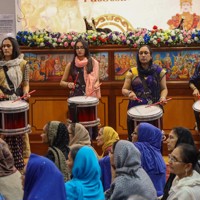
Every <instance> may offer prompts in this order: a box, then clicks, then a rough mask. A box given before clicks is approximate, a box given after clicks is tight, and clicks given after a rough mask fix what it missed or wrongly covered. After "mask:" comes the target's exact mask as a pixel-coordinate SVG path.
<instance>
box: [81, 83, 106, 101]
mask: <svg viewBox="0 0 200 200" xmlns="http://www.w3.org/2000/svg"><path fill="white" fill-rule="evenodd" d="M101 84H102V83H99V85H97V88H96V89H94V90H92V92H90V94H89V95H86V96H85V98H87V97H88V96H90V95H91V94H92V93H93V92H94V91H96V90H98V89H99V87H100V85H101Z"/></svg>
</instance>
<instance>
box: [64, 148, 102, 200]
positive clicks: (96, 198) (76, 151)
mask: <svg viewBox="0 0 200 200" xmlns="http://www.w3.org/2000/svg"><path fill="white" fill-rule="evenodd" d="M67 164H68V167H69V168H71V169H72V180H70V181H68V182H66V183H65V188H66V192H67V198H66V199H67V200H89V199H91V200H104V199H105V198H104V192H103V186H102V183H101V179H100V176H101V170H100V166H99V163H98V158H97V156H96V154H95V153H94V151H93V150H92V148H90V147H88V146H80V145H75V146H74V147H72V148H71V151H70V152H69V157H68V160H67Z"/></svg>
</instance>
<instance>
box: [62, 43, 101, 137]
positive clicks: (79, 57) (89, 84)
mask: <svg viewBox="0 0 200 200" xmlns="http://www.w3.org/2000/svg"><path fill="white" fill-rule="evenodd" d="M70 77H71V79H72V80H71V81H70V79H68V78H70ZM60 85H61V86H62V87H66V88H69V89H70V95H69V97H75V96H85V95H86V96H92V97H95V98H98V99H99V98H101V92H100V83H99V63H98V61H97V60H95V59H94V58H93V57H91V56H90V52H89V46H88V43H87V42H86V41H85V40H82V39H78V40H77V41H76V43H75V45H74V58H73V60H72V62H71V63H68V65H67V66H66V68H65V72H64V74H63V77H62V79H61V81H60ZM69 99H70V100H71V98H69ZM69 99H68V101H69ZM98 99H96V100H97V101H98ZM82 101H84V102H86V103H87V98H84V99H81V102H82ZM70 102H71V101H70ZM89 106H90V105H88V107H89ZM83 109H84V108H83ZM69 110H70V113H75V115H74V120H73V122H74V123H75V122H79V121H78V120H77V119H78V116H77V115H78V112H77V104H76V103H74V104H73V103H70V106H69ZM89 114H90V113H88V115H89ZM89 124H90V122H89ZM94 124H96V123H94ZM91 126H93V125H91ZM92 129H93V130H91V129H90V128H89V132H90V135H91V137H92V138H93V139H95V138H96V136H97V133H98V130H97V126H96V125H94V126H93V128H92Z"/></svg>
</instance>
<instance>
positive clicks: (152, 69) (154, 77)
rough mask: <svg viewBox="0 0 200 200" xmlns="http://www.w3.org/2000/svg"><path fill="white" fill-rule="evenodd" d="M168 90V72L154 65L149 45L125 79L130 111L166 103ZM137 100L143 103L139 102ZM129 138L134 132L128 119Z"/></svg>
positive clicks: (124, 92) (123, 91) (142, 48)
mask: <svg viewBox="0 0 200 200" xmlns="http://www.w3.org/2000/svg"><path fill="white" fill-rule="evenodd" d="M167 93H168V90H167V85H166V71H165V70H164V69H162V68H161V67H159V66H158V65H155V64H153V58H152V50H151V48H150V47H149V46H148V45H144V46H142V47H140V48H139V51H138V54H137V66H136V67H133V68H131V69H130V70H129V71H128V72H127V74H126V78H125V82H124V85H123V88H122V94H123V95H124V96H127V97H128V98H129V105H128V109H130V108H132V107H134V106H137V105H145V104H151V103H155V102H157V101H161V102H163V103H164V102H166V96H167ZM137 98H139V99H141V100H142V101H141V102H140V101H137ZM127 127H128V137H129V140H130V141H131V134H132V132H133V131H134V125H133V123H132V119H130V118H129V116H128V117H127Z"/></svg>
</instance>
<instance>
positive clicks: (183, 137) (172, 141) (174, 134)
mask: <svg viewBox="0 0 200 200" xmlns="http://www.w3.org/2000/svg"><path fill="white" fill-rule="evenodd" d="M166 142H167V148H168V151H169V152H172V151H173V150H174V149H175V148H176V147H177V146H178V145H179V144H182V143H184V144H190V145H193V146H195V144H194V140H193V137H192V134H191V132H190V131H189V130H188V129H187V128H184V127H174V128H173V129H172V130H171V131H170V133H169V135H168V138H167V140H166ZM195 170H197V171H199V167H198V165H196V166H195ZM175 176H176V175H175V174H173V173H170V175H169V178H168V179H167V182H166V184H165V188H164V194H163V197H162V200H166V199H167V197H168V195H169V190H170V188H171V185H172V182H173V180H174V178H175Z"/></svg>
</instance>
